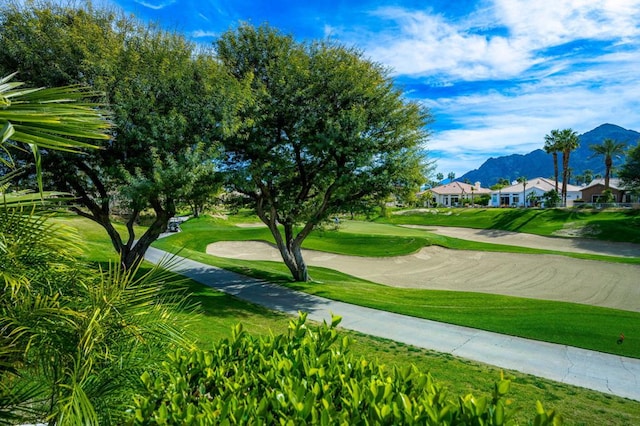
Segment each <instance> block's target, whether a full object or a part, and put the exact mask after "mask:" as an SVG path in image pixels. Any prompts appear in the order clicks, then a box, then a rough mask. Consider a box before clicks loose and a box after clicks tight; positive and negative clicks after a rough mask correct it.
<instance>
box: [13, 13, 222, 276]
mask: <svg viewBox="0 0 640 426" xmlns="http://www.w3.org/2000/svg"><path fill="white" fill-rule="evenodd" d="M0 24H1V25H0V42H1V43H2V46H3V49H2V51H1V52H0V64H1V65H0V71H2V70H4V71H6V72H13V71H19V75H20V77H21V78H22V79H23V80H25V81H28V82H29V83H30V84H33V85H37V86H59V85H69V84H83V85H88V86H91V87H92V88H93V89H95V90H97V91H100V92H101V93H102V94H103V95H102V98H101V99H100V100H101V101H103V102H105V103H108V104H109V106H110V108H111V109H112V111H113V116H112V120H113V122H114V124H115V130H114V131H113V132H112V134H111V138H110V140H109V141H108V142H106V143H104V144H102V145H101V148H102V149H100V150H98V151H89V152H86V153H85V154H84V155H82V156H78V155H67V154H65V153H59V152H53V151H51V152H49V151H48V152H44V153H43V164H44V165H45V166H46V164H55V166H56V167H55V171H56V172H55V173H50V174H49V175H48V178H49V180H50V183H51V184H52V185H54V187H55V188H56V189H58V190H62V191H67V192H70V193H72V194H73V195H74V196H75V197H77V201H78V202H79V204H80V205H79V206H78V207H76V208H75V211H76V212H77V213H78V214H80V215H82V216H85V217H88V218H90V219H92V220H94V221H96V222H98V223H99V224H100V225H102V226H103V227H104V228H105V230H106V231H107V233H108V234H109V236H110V238H111V240H112V243H113V246H114V248H115V249H116V250H117V251H118V252H119V253H120V255H121V257H122V262H123V265H125V266H126V267H130V266H132V265H134V264H135V263H136V262H138V261H139V260H140V259H141V257H142V255H143V254H144V252H145V251H146V249H147V247H148V246H149V245H150V244H151V243H152V242H153V241H154V240H155V239H156V238H157V237H158V235H159V234H160V233H161V232H162V231H164V229H166V226H167V223H168V220H169V219H170V218H171V217H172V216H173V215H174V214H175V211H176V202H177V201H178V200H179V199H180V198H184V197H187V196H188V195H189V194H188V192H187V191H185V188H188V187H191V184H192V182H191V180H192V179H191V176H190V174H189V173H184V170H183V169H184V168H182V171H181V167H180V166H181V165H184V164H188V163H189V162H190V161H191V160H192V159H190V158H188V157H189V155H191V154H190V153H191V152H193V150H194V149H195V148H196V146H197V145H198V144H204V145H206V147H207V148H210V147H211V146H213V145H214V144H215V141H216V140H217V139H218V136H219V135H220V134H221V133H223V132H224V130H225V128H226V127H225V124H223V123H221V121H220V120H219V117H220V116H221V111H222V109H223V107H222V106H221V105H222V104H223V103H224V100H225V99H229V98H230V96H229V94H228V92H229V90H231V88H232V86H231V82H223V81H222V77H221V70H220V67H219V65H218V63H217V62H216V61H215V60H214V59H213V58H212V55H211V54H210V53H209V52H204V51H198V50H196V48H195V46H194V45H193V44H192V43H190V42H188V41H186V39H185V38H184V37H183V36H181V35H178V34H174V33H169V32H165V31H162V30H160V29H158V28H156V27H154V26H149V25H142V24H140V23H139V22H138V21H136V20H134V19H133V18H130V17H126V16H124V15H121V14H118V13H115V12H111V11H108V10H105V9H94V8H92V6H91V5H90V4H89V5H88V6H85V7H84V8H72V7H66V6H60V5H56V4H54V3H42V4H39V5H38V6H36V7H33V5H29V7H27V6H19V5H17V6H12V7H7V8H5V9H3V10H2V12H1V13H0ZM225 90H226V91H227V93H226V94H223V93H222V92H223V91H225ZM45 169H46V167H45ZM49 170H53V168H49ZM123 188H126V191H123V190H122V189H123ZM114 210H115V211H114ZM143 211H151V212H153V221H152V223H151V224H150V226H149V227H148V229H147V230H146V232H145V233H144V234H143V235H136V234H135V231H134V224H135V223H136V221H138V219H139V217H140V214H141V212H143ZM115 213H118V214H119V215H120V216H121V217H124V218H125V219H126V221H127V229H128V235H127V236H126V237H124V238H123V237H122V236H121V235H120V234H119V233H118V232H117V231H116V230H115V228H114V226H113V223H112V220H113V219H114V214H115ZM136 240H137V243H134V242H135V241H136Z"/></svg>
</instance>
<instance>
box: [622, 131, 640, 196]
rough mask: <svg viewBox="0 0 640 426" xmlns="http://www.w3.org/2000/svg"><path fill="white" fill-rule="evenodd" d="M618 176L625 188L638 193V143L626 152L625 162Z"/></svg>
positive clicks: (639, 149)
mask: <svg viewBox="0 0 640 426" xmlns="http://www.w3.org/2000/svg"><path fill="white" fill-rule="evenodd" d="M618 175H619V176H620V179H621V180H622V183H623V184H624V185H625V187H627V188H629V189H630V190H632V191H635V192H636V193H638V192H640V143H638V144H637V145H636V146H635V147H633V148H631V149H630V150H629V151H628V152H627V155H626V161H625V163H624V164H623V165H622V167H621V168H620V173H618Z"/></svg>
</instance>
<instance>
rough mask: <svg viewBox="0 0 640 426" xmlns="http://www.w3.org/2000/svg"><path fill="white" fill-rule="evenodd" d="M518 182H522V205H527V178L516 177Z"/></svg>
mask: <svg viewBox="0 0 640 426" xmlns="http://www.w3.org/2000/svg"><path fill="white" fill-rule="evenodd" d="M518 183H521V184H522V205H523V206H524V207H527V198H526V197H527V178H526V177H525V176H520V177H519V178H518Z"/></svg>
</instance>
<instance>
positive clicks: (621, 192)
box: [581, 178, 632, 203]
mask: <svg viewBox="0 0 640 426" xmlns="http://www.w3.org/2000/svg"><path fill="white" fill-rule="evenodd" d="M609 189H610V190H611V195H613V200H612V201H611V202H612V203H630V202H631V201H632V200H631V193H630V191H628V190H627V189H626V188H625V187H624V185H622V184H621V183H620V179H617V178H611V179H609ZM581 193H582V201H584V202H585V203H598V202H603V200H604V195H603V193H604V179H594V180H592V181H591V183H590V184H589V185H587V186H585V187H584V188H582V191H581Z"/></svg>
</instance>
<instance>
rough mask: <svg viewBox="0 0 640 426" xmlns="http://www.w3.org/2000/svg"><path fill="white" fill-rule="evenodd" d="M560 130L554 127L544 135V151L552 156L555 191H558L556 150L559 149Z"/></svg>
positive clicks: (558, 150)
mask: <svg viewBox="0 0 640 426" xmlns="http://www.w3.org/2000/svg"><path fill="white" fill-rule="evenodd" d="M559 134H560V130H558V129H554V130H552V131H551V132H549V134H548V135H545V136H544V151H545V152H546V153H547V154H551V155H552V156H553V176H554V179H555V183H556V192H558V152H560V151H561V149H560V146H559V145H558V139H559Z"/></svg>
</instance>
